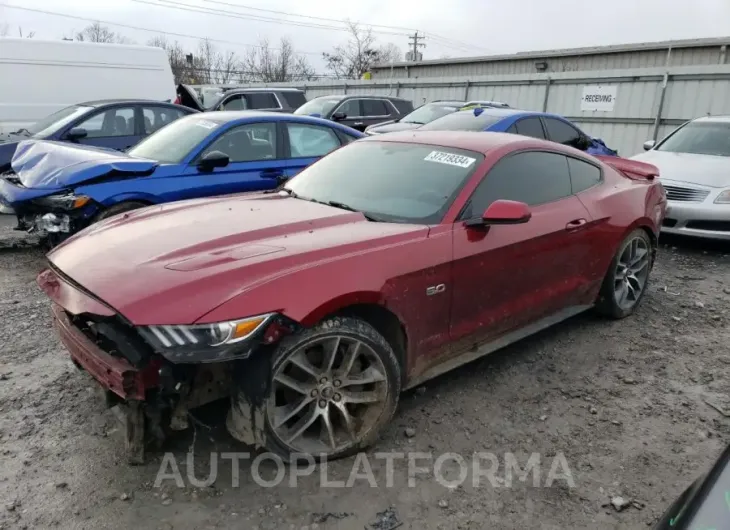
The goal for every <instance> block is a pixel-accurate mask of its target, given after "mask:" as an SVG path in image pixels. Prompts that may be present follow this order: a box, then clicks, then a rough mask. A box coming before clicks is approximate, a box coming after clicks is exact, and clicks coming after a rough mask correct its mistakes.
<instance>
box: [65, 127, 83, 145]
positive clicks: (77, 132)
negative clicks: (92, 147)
mask: <svg viewBox="0 0 730 530" xmlns="http://www.w3.org/2000/svg"><path fill="white" fill-rule="evenodd" d="M88 135H89V133H88V132H87V131H86V129H84V128H83V127H74V128H73V129H71V130H70V131H68V132H67V133H66V138H67V139H68V140H71V141H72V142H73V141H76V140H81V139H82V138H86V137H87V136H88Z"/></svg>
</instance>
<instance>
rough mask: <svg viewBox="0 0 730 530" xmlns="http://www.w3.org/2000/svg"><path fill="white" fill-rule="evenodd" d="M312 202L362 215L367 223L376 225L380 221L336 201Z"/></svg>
mask: <svg viewBox="0 0 730 530" xmlns="http://www.w3.org/2000/svg"><path fill="white" fill-rule="evenodd" d="M312 201H313V202H319V203H320V204H326V205H327V206H332V207H334V208H340V209H341V210H347V211H348V212H358V213H361V214H363V215H364V216H365V219H367V220H368V221H372V222H375V223H377V222H379V221H380V219H377V218H375V217H373V216H372V215H370V214H368V213H365V212H363V211H362V210H356V209H355V208H353V207H352V206H350V205H349V204H345V203H343V202H338V201H327V202H320V201H315V200H314V199H312Z"/></svg>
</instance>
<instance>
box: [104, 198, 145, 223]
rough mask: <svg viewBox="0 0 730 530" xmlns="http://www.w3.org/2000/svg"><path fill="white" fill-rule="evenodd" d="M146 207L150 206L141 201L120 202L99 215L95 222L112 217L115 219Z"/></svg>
mask: <svg viewBox="0 0 730 530" xmlns="http://www.w3.org/2000/svg"><path fill="white" fill-rule="evenodd" d="M145 206H148V205H147V204H145V203H143V202H139V201H126V202H120V203H119V204H115V205H114V206H110V207H109V208H107V209H106V210H103V211H101V212H100V213H99V214H97V216H96V217H95V218H94V222H95V223H96V222H98V221H101V220H103V219H108V218H110V217H114V216H115V215H118V214H120V213H124V212H129V211H131V210H137V209H139V208H144V207H145Z"/></svg>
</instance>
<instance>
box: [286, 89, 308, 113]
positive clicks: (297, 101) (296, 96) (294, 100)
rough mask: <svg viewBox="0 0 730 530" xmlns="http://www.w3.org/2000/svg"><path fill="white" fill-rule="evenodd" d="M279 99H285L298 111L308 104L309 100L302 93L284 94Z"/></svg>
mask: <svg viewBox="0 0 730 530" xmlns="http://www.w3.org/2000/svg"><path fill="white" fill-rule="evenodd" d="M279 97H281V98H283V99H284V101H286V103H287V105H289V107H291V109H292V110H297V109H298V108H299V107H301V106H302V105H304V104H305V103H306V102H307V98H306V97H304V94H302V93H301V92H282V93H281V94H280V95H279Z"/></svg>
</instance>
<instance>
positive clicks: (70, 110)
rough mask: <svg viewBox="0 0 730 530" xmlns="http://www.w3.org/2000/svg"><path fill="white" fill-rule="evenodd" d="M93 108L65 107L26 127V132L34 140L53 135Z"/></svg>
mask: <svg viewBox="0 0 730 530" xmlns="http://www.w3.org/2000/svg"><path fill="white" fill-rule="evenodd" d="M92 108H93V107H83V106H81V105H73V106H71V107H66V108H65V109H61V110H59V111H58V112H54V113H53V114H51V115H50V116H46V117H45V118H43V119H42V120H40V121H38V122H36V123H34V124H33V125H31V126H30V127H28V132H29V133H30V134H31V136H34V137H36V138H45V137H46V136H50V135H52V134H53V133H55V132H56V131H57V130H59V129H61V128H62V127H65V126H66V125H68V124H69V123H71V122H72V121H74V120H75V119H76V118H78V117H79V116H81V115H83V114H85V113H87V112H88V111H90V110H91V109H92Z"/></svg>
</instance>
